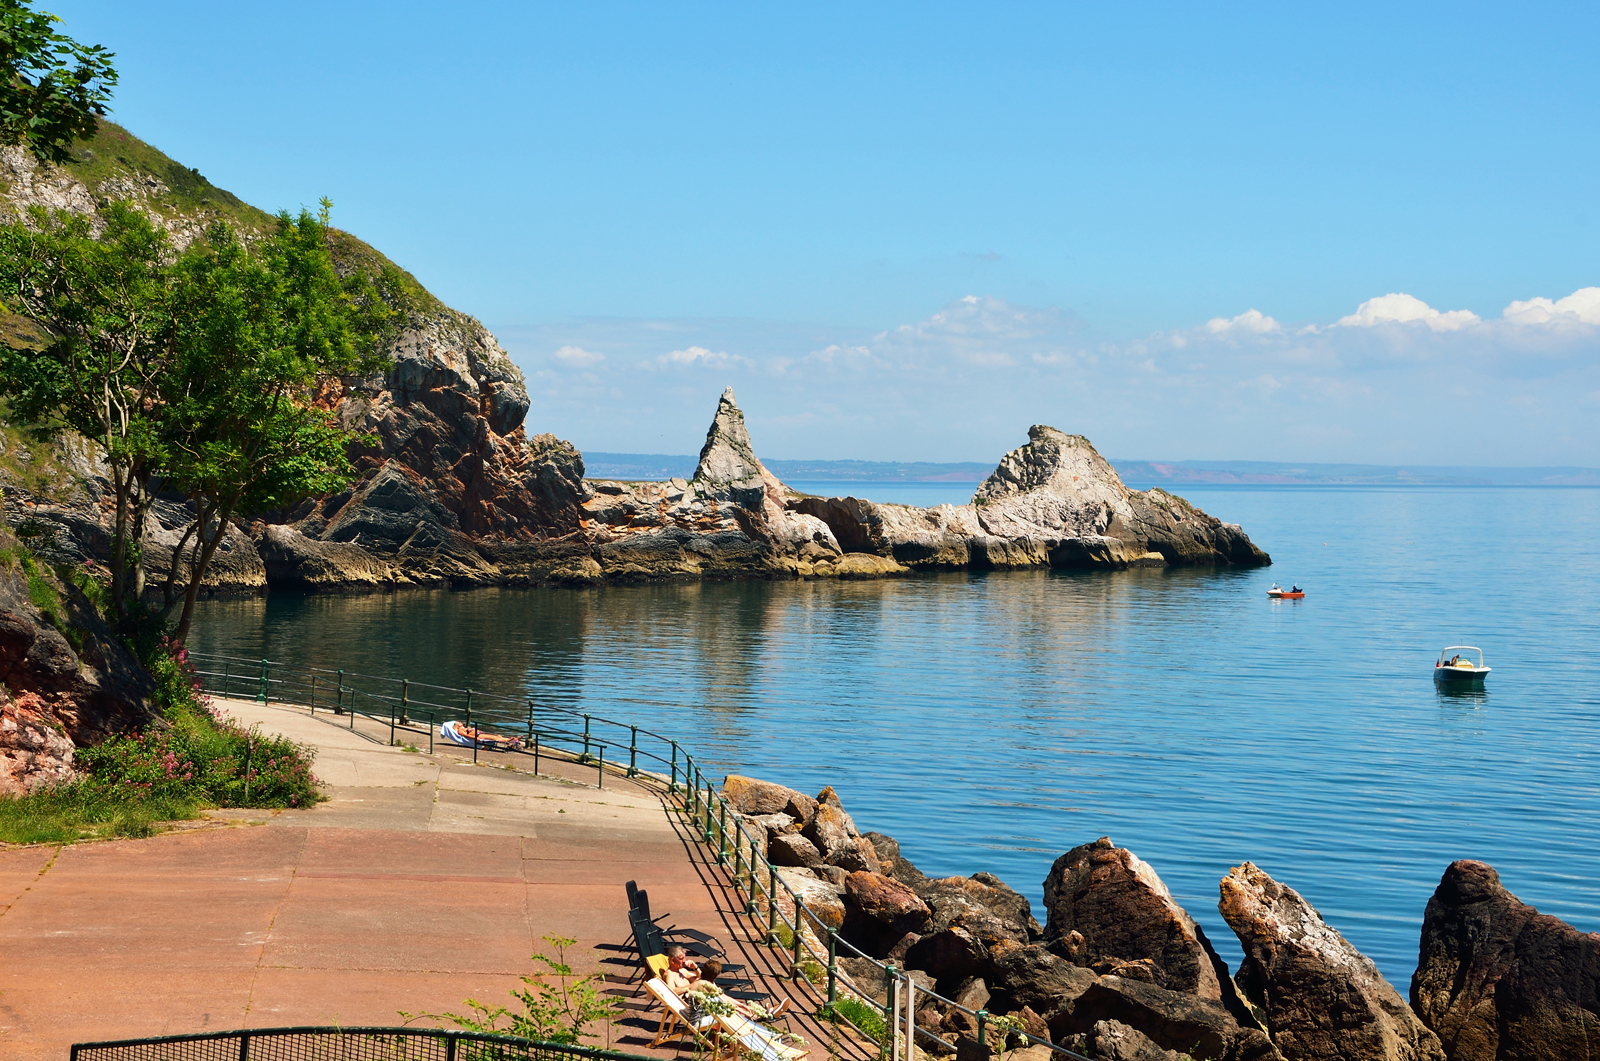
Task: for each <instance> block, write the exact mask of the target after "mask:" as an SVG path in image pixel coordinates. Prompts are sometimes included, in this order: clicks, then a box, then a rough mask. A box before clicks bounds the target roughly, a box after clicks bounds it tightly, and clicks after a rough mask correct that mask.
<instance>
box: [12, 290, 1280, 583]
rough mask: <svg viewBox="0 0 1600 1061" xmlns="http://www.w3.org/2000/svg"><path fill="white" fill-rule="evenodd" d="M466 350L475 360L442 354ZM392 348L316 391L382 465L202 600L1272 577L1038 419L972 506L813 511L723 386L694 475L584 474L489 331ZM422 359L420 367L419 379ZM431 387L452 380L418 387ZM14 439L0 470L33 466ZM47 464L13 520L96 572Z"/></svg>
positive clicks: (239, 553) (281, 524) (68, 485)
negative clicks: (1190, 573)
mask: <svg viewBox="0 0 1600 1061" xmlns="http://www.w3.org/2000/svg"><path fill="white" fill-rule="evenodd" d="M472 323H473V324H474V326H475V322H472ZM463 328H466V326H465V325H463ZM446 338H449V341H448V342H446ZM462 345H468V346H470V347H471V350H472V353H471V355H470V356H467V357H465V358H455V357H454V355H453V351H457V350H458V349H459V347H460V346H462ZM429 351H431V353H428V352H429ZM402 353H404V354H406V355H408V356H407V357H402V358H400V359H399V360H397V362H396V366H395V368H394V369H393V370H392V371H391V372H390V374H389V376H388V377H386V378H384V379H382V380H370V381H365V382H362V383H360V384H359V385H349V386H347V387H346V388H345V389H344V390H343V391H342V392H340V396H339V397H337V398H335V399H330V401H331V404H332V405H333V407H334V409H336V410H337V412H338V414H339V416H340V417H341V419H343V420H344V421H345V422H346V423H347V424H349V425H351V426H352V427H353V428H354V429H356V430H358V431H360V432H362V433H372V434H375V435H377V437H378V438H380V439H381V440H382V446H383V450H384V454H383V455H382V456H381V457H380V456H375V455H372V454H369V453H365V451H358V453H357V462H358V466H360V467H361V468H362V476H361V478H360V479H359V481H358V482H356V483H355V484H353V485H352V486H351V487H350V488H349V489H346V490H344V491H341V492H340V493H338V494H334V495H331V496H329V497H322V498H312V499H308V500H307V501H305V502H304V503H303V504H301V505H300V506H298V507H297V508H295V509H293V510H291V511H287V512H274V513H264V514H261V515H260V516H258V517H257V518H255V519H253V520H251V521H248V522H245V523H242V524H238V525H235V526H234V527H233V528H232V529H231V530H230V532H229V534H228V535H227V536H226V537H225V538H224V540H223V543H222V546H221V547H220V549H219V551H218V554H217V556H216V559H215V560H214V561H213V566H212V569H211V571H210V572H209V574H208V579H207V587H206V588H207V589H208V590H209V591H211V592H213V593H216V592H229V591H235V592H238V591H242V592H259V591H261V590H264V589H267V588H269V587H272V588H284V589H298V590H314V591H318V590H320V591H330V590H331V591H373V590H379V591H381V590H388V589H396V588H401V587H407V586H420V587H438V586H452V587H462V586H474V585H511V586H531V585H569V586H585V585H599V584H603V583H626V582H641V581H654V580H667V579H707V578H721V579H752V578H756V579H796V578H882V577H888V576H897V575H908V574H911V573H913V572H917V571H948V570H961V569H979V570H1007V569H1026V568H1035V569H1038V568H1068V569H1077V570H1095V569H1099V570H1125V569H1127V568H1133V567H1165V566H1168V565H1239V566H1258V565H1265V564H1269V563H1271V558H1270V557H1269V556H1267V554H1266V553H1264V552H1262V551H1261V550H1260V549H1259V548H1257V547H1256V546H1255V545H1254V544H1253V543H1252V542H1251V541H1250V539H1249V537H1248V536H1247V535H1246V534H1245V533H1244V531H1243V529H1242V528H1240V527H1238V526H1237V525H1235V524H1228V523H1223V522H1221V521H1220V520H1217V519H1215V518H1214V517H1212V516H1209V515H1207V514H1206V513H1204V512H1202V511H1201V510H1199V509H1197V508H1195V507H1194V506H1192V505H1190V504H1189V503H1188V502H1186V501H1184V500H1183V499H1182V498H1179V497H1176V496H1174V495H1171V494H1168V493H1166V492H1165V491H1163V490H1160V489H1153V490H1149V491H1137V490H1129V489H1128V488H1127V487H1126V486H1124V485H1123V483H1122V481H1121V480H1120V479H1119V478H1118V477H1117V474H1116V472H1115V470H1113V469H1112V467H1111V465H1110V464H1109V463H1108V462H1107V461H1106V460H1105V459H1104V458H1103V457H1101V456H1100V454H1099V453H1098V452H1096V451H1095V449H1094V446H1093V445H1092V444H1091V443H1090V442H1089V440H1088V439H1086V438H1084V437H1083V436H1081V435H1069V434H1066V433H1065V432H1061V431H1058V430H1056V429H1055V428H1052V427H1046V426H1043V425H1035V426H1034V427H1032V428H1030V429H1029V431H1028V437H1029V441H1028V442H1027V444H1026V445H1023V446H1020V447H1018V448H1017V449H1015V450H1012V451H1011V452H1010V453H1007V454H1006V455H1005V456H1004V457H1003V458H1002V459H1001V461H1000V463H999V465H998V466H997V467H996V468H995V471H994V473H993V474H991V475H990V476H989V478H988V479H986V480H985V481H984V482H983V483H982V484H981V485H980V486H979V487H978V489H977V491H976V492H975V493H974V495H973V500H972V502H971V503H969V504H966V505H939V506H937V507H933V508H917V507H913V506H909V505H892V504H879V503H876V502H873V501H868V500H865V499H862V498H856V497H826V498H825V497H814V496H810V495H806V494H802V493H799V492H797V491H794V490H791V489H789V488H788V487H787V486H785V485H784V484H783V483H782V482H780V481H779V480H778V479H777V477H776V476H774V475H773V474H772V473H771V472H769V471H768V470H767V469H766V467H765V466H764V465H763V464H762V463H761V461H760V459H759V458H757V457H756V455H755V452H754V448H753V447H752V445H751V442H750V435H749V432H748V430H747V429H746V427H745V423H744V414H743V413H742V412H741V411H740V409H739V407H738V404H737V402H736V400H735V398H734V395H733V391H732V389H731V388H730V389H728V390H727V391H725V392H724V393H723V395H722V397H721V399H720V400H719V402H718V404H717V411H716V415H715V416H714V418H713V420H712V423H711V427H710V429H709V431H708V432H707V434H706V442H705V446H704V447H703V449H702V450H701V453H700V462H699V466H698V468H697V470H696V472H695V475H694V477H693V478H692V479H688V480H684V479H672V480H668V481H666V482H660V483H656V482H617V481H611V480H590V479H586V478H584V475H583V458H582V455H581V454H579V453H578V451H577V450H576V449H575V448H574V447H572V446H571V445H570V444H569V443H566V442H562V441H560V440H558V439H556V438H554V437H553V436H550V435H539V436H535V437H533V438H531V439H525V438H524V437H523V435H522V428H521V426H520V417H521V416H523V415H524V414H525V413H526V410H527V399H526V395H525V393H524V392H523V391H522V386H521V379H520V376H518V375H517V374H516V368H515V366H512V365H511V364H510V362H509V359H508V358H506V356H505V354H504V352H503V351H500V350H499V347H498V345H497V344H495V343H494V340H493V337H492V336H490V335H489V334H488V333H487V332H486V331H482V330H481V328H480V329H478V330H477V331H476V332H473V331H472V330H471V329H470V328H466V330H463V331H457V332H454V333H452V336H450V337H444V336H443V335H442V333H441V335H435V336H434V337H433V339H432V340H430V342H424V341H423V340H422V339H421V338H417V339H416V341H414V342H412V343H410V344H409V345H404V346H403V348H402ZM425 354H426V355H427V356H428V357H430V358H432V360H431V361H430V365H431V368H429V369H426V370H424V369H421V368H417V367H416V359H418V358H422V357H423V356H424V355H425ZM447 355H449V356H447ZM444 362H450V363H451V368H450V370H449V371H444V370H441V367H440V366H441V364H442V363H444ZM456 362H459V363H456ZM441 378H443V379H445V380H447V381H448V383H447V385H443V386H436V387H432V388H430V387H427V386H423V385H422V382H419V381H427V380H432V381H434V382H435V383H437V382H438V381H439V380H440V379H441ZM408 381H409V382H408ZM407 395H409V397H408V398H404V400H402V399H403V397H404V396H407ZM513 425H514V426H513ZM502 432H504V433H502ZM419 439H420V440H423V441H419ZM0 444H3V440H0ZM11 445H12V446H13V447H16V448H17V449H18V450H19V451H20V452H17V453H13V454H11V455H12V456H13V457H14V458H21V459H24V460H25V461H34V460H36V459H37V456H36V455H35V454H34V453H32V452H29V451H27V449H26V446H25V444H24V443H22V442H20V441H13V442H12V443H11ZM0 455H3V454H0ZM48 457H49V459H50V460H51V461H52V462H53V463H54V464H55V465H56V466H57V467H58V468H59V469H60V470H61V474H58V475H57V481H56V483H55V485H54V486H53V488H51V489H49V490H47V491H40V490H38V489H37V488H36V487H31V486H30V485H28V484H27V483H26V482H24V481H23V477H19V476H18V475H16V474H15V473H11V472H8V471H7V469H6V468H5V467H4V466H0V484H3V486H4V489H5V495H6V502H7V508H8V517H9V518H10V519H11V520H12V522H13V523H28V524H31V525H32V526H33V527H35V528H42V531H38V530H36V531H35V533H36V534H38V533H42V534H43V537H44V539H45V548H46V550H47V551H49V552H51V553H52V554H53V555H55V556H56V557H57V558H59V559H65V560H71V561H78V560H83V559H90V558H96V559H103V558H104V554H105V553H106V551H107V549H108V548H109V540H110V533H109V527H108V520H109V511H108V503H107V502H108V490H107V484H106V480H105V477H104V475H103V474H102V473H103V469H102V468H101V467H100V465H99V464H98V462H97V460H96V458H95V455H94V453H93V452H92V448H91V447H88V446H86V445H81V444H77V445H75V444H73V443H72V440H68V441H66V442H63V443H60V444H57V445H56V446H55V447H54V449H53V451H52V452H51V453H50V454H48ZM463 468H465V469H466V470H465V471H464V470H463ZM153 515H154V519H153V520H152V526H151V529H150V531H149V532H148V535H147V541H146V547H145V551H146V555H147V557H148V558H149V560H150V562H151V564H152V570H153V571H155V572H162V571H164V570H165V568H166V565H167V563H168V562H169V559H170V557H171V555H172V550H173V549H174V548H175V547H176V546H177V544H178V541H179V539H180V537H181V535H182V533H183V531H184V529H185V527H186V526H187V525H188V522H189V511H188V508H187V506H186V505H184V504H183V503H181V502H180V501H178V500H177V499H166V500H163V501H162V502H160V503H158V504H157V505H156V506H155V508H154V510H153ZM180 569H181V565H180Z"/></svg>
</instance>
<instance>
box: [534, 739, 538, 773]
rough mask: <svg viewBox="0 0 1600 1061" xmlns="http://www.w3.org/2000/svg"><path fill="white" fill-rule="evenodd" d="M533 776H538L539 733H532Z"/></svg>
mask: <svg viewBox="0 0 1600 1061" xmlns="http://www.w3.org/2000/svg"><path fill="white" fill-rule="evenodd" d="M533 776H534V777H538V776H539V735H538V734H537V733H535V734H534V735H533Z"/></svg>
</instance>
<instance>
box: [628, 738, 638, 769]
mask: <svg viewBox="0 0 1600 1061" xmlns="http://www.w3.org/2000/svg"><path fill="white" fill-rule="evenodd" d="M628 729H629V731H630V733H631V736H629V737H628V776H629V777H633V776H634V775H636V774H637V773H638V772H639V727H638V726H629V727H628Z"/></svg>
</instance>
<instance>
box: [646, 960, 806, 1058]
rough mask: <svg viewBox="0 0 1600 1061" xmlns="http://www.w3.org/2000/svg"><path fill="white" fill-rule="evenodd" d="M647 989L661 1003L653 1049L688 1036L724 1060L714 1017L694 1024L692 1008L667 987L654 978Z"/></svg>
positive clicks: (652, 1042) (711, 1054) (702, 1019)
mask: <svg viewBox="0 0 1600 1061" xmlns="http://www.w3.org/2000/svg"><path fill="white" fill-rule="evenodd" d="M644 986H645V990H647V991H649V992H650V994H652V995H654V996H655V1000H656V1001H657V1002H659V1003H661V1026H660V1027H659V1028H657V1029H656V1037H655V1039H653V1040H652V1041H651V1043H650V1045H651V1046H653V1047H654V1046H660V1045H661V1044H662V1043H664V1042H666V1041H667V1039H669V1038H672V1037H673V1036H675V1035H682V1034H683V1033H684V1032H687V1033H688V1034H689V1035H691V1036H693V1037H694V1040H695V1042H697V1043H699V1044H700V1045H702V1046H704V1047H705V1048H706V1049H707V1050H708V1051H709V1052H710V1056H711V1057H714V1058H716V1057H721V1056H722V1052H723V1047H722V1045H721V1044H720V1043H718V1042H717V1022H716V1019H715V1018H714V1017H701V1018H700V1019H699V1020H697V1021H691V1020H690V1019H689V1007H688V1006H687V1005H685V1004H684V1001H683V999H681V998H679V997H678V996H677V994H676V993H675V992H674V991H673V990H672V989H671V988H670V987H668V986H667V985H666V984H665V983H663V982H662V981H660V980H658V979H656V978H655V977H651V978H650V979H649V980H646V981H645V983H644ZM779 1061H791V1059H789V1058H781V1059H779Z"/></svg>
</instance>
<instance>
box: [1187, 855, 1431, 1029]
mask: <svg viewBox="0 0 1600 1061" xmlns="http://www.w3.org/2000/svg"><path fill="white" fill-rule="evenodd" d="M1218 909H1220V910H1221V911H1222V916H1223V918H1224V919H1225V920H1226V921H1227V922H1228V925H1229V927H1230V928H1232V929H1233V931H1234V933H1235V934H1236V935H1237V936H1238V937H1239V940H1240V942H1242V943H1243V944H1244V952H1245V958H1244V964H1243V965H1242V966H1241V967H1240V969H1239V974H1238V982H1239V985H1240V988H1241V989H1242V991H1243V993H1244V995H1245V996H1246V998H1247V999H1248V1000H1249V1001H1250V1003H1251V1007H1252V1009H1253V1010H1254V1012H1255V1013H1257V1014H1258V1015H1260V1016H1261V1018H1262V1019H1263V1020H1264V1022H1265V1023H1266V1026H1267V1029H1268V1031H1269V1032H1270V1033H1271V1035H1272V1041H1273V1043H1274V1044H1276V1046H1277V1047H1278V1049H1279V1051H1281V1052H1282V1053H1283V1056H1284V1057H1285V1058H1287V1059H1288V1061H1340V1059H1342V1058H1348V1057H1360V1058H1372V1059H1374V1061H1380V1059H1381V1061H1444V1056H1445V1054H1444V1050H1443V1049H1442V1048H1441V1047H1440V1045H1439V1040H1438V1038H1437V1037H1436V1036H1435V1035H1434V1034H1433V1032H1431V1031H1429V1030H1428V1029H1427V1028H1426V1027H1425V1026H1424V1025H1423V1023H1422V1021H1420V1020H1418V1019H1417V1015H1416V1014H1415V1013H1413V1012H1412V1011H1411V1007H1410V1006H1408V1005H1406V1003H1405V1000H1404V999H1402V998H1401V997H1400V993H1399V992H1398V991H1396V990H1395V989H1394V988H1393V987H1391V986H1390V985H1389V981H1387V980H1385V979H1384V978H1383V975H1382V974H1381V973H1379V972H1378V967H1377V966H1376V965H1374V964H1373V963H1372V960H1371V959H1369V958H1367V957H1366V956H1365V955H1363V954H1362V953H1361V952H1360V951H1358V950H1356V949H1355V948H1354V947H1352V946H1351V945H1350V944H1349V942H1348V941H1347V940H1346V939H1345V938H1344V937H1343V936H1342V935H1340V934H1339V932H1338V931H1337V930H1336V929H1334V928H1333V926H1331V925H1329V924H1328V923H1327V922H1326V921H1324V920H1323V919H1322V916H1321V915H1320V914H1318V913H1317V911H1316V909H1315V908H1314V907H1312V905H1311V904H1310V903H1308V902H1306V901H1305V899H1304V898H1302V897H1301V896H1300V894H1299V893H1298V892H1296V891H1295V890H1294V889H1293V888H1290V887H1287V886H1286V885H1283V884H1279V883H1278V882H1277V881H1275V880H1273V879H1272V878H1271V877H1269V876H1268V875H1267V874H1266V873H1263V872H1262V871H1261V870H1259V869H1257V868H1256V867H1255V866H1254V865H1252V864H1251V863H1249V862H1246V863H1245V864H1244V865H1242V866H1235V867H1234V868H1233V869H1231V870H1230V871H1229V872H1228V875H1227V876H1226V877H1224V878H1222V900H1221V902H1220V903H1219V904H1218Z"/></svg>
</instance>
